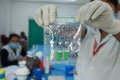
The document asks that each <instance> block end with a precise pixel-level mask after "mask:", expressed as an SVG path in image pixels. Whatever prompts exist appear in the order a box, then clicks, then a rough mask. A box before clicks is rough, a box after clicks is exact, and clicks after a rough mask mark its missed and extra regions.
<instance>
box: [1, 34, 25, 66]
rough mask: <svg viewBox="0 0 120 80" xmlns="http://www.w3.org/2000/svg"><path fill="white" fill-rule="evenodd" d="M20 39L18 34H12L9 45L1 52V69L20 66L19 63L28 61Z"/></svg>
mask: <svg viewBox="0 0 120 80" xmlns="http://www.w3.org/2000/svg"><path fill="white" fill-rule="evenodd" d="M19 40H20V37H19V35H17V34H10V36H9V43H8V44H7V45H5V46H3V47H2V48H1V50H0V60H1V67H8V66H11V65H18V62H19V61H23V60H26V59H27V56H26V55H27V52H26V51H25V49H24V48H23V47H22V46H21V45H20V44H19Z"/></svg>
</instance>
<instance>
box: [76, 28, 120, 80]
mask: <svg viewBox="0 0 120 80" xmlns="http://www.w3.org/2000/svg"><path fill="white" fill-rule="evenodd" d="M95 39H96V41H97V44H98V45H99V44H101V43H103V42H106V44H105V45H104V46H103V47H102V48H101V49H100V50H99V51H98V52H97V54H96V55H95V56H93V46H94V40H95ZM119 68H120V43H119V42H118V41H117V40H116V39H115V38H114V37H113V35H112V34H109V35H107V36H106V37H105V38H104V39H103V40H102V41H100V32H99V30H98V29H93V28H90V27H88V28H87V34H86V36H85V38H84V39H83V41H82V43H81V50H80V53H79V55H78V59H77V63H76V73H77V74H75V79H74V80H120V69H119Z"/></svg>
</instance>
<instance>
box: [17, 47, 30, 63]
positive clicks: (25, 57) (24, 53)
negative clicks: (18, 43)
mask: <svg viewBox="0 0 120 80" xmlns="http://www.w3.org/2000/svg"><path fill="white" fill-rule="evenodd" d="M26 55H27V52H26V50H25V49H24V48H22V51H21V56H23V58H21V59H19V60H18V61H24V60H26V59H27V58H28V57H27V56H26Z"/></svg>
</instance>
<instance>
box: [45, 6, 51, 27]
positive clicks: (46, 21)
mask: <svg viewBox="0 0 120 80" xmlns="http://www.w3.org/2000/svg"><path fill="white" fill-rule="evenodd" d="M49 8H50V7H49V6H48V5H47V6H44V7H43V22H44V26H45V27H47V26H48V25H49V23H50V22H49Z"/></svg>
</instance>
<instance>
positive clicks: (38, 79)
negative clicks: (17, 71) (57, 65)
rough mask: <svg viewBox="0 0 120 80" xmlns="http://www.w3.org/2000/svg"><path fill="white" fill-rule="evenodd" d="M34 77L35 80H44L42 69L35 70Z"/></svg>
mask: <svg viewBox="0 0 120 80" xmlns="http://www.w3.org/2000/svg"><path fill="white" fill-rule="evenodd" d="M33 75H34V76H35V80H42V70H41V69H40V68H34V69H33Z"/></svg>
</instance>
